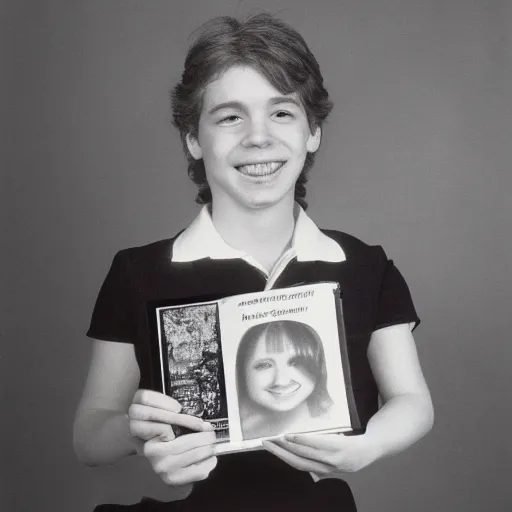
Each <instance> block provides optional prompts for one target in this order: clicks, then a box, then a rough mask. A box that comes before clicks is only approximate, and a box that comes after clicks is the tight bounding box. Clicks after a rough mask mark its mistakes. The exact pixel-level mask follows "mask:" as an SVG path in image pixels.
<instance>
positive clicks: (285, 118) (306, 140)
mask: <svg viewBox="0 0 512 512" xmlns="http://www.w3.org/2000/svg"><path fill="white" fill-rule="evenodd" d="M187 143H188V147H189V150H190V152H191V154H192V156H193V157H194V158H196V159H199V158H202V159H203V162H204V166H205V170H206V176H207V180H208V184H209V185H210V189H211V191H212V196H213V203H214V204H220V203H222V202H224V203H226V202H228V203H229V204H231V205H234V206H237V207H240V206H242V207H243V208H261V207H265V206H271V205H273V204H276V203H279V202H281V201H283V200H289V201H290V203H291V204H293V198H294V188H295V182H296V181H297V178H298V177H299V175H300V173H301V171H302V168H303V166H304V161H305V158H306V155H307V153H308V152H314V151H316V150H317V149H318V146H319V144H320V129H319V128H318V129H316V130H315V133H311V131H310V127H309V123H308V119H307V115H306V111H305V110H304V106H303V105H302V103H301V101H300V100H299V96H298V95H297V94H296V93H294V94H287V95H283V94H282V93H281V92H279V91H278V90H277V89H276V88H275V87H274V86H273V85H272V84H271V83H270V82H269V81H268V80H267V79H266V78H265V77H264V76H263V75H262V74H260V73H259V72H258V71H256V70H254V69H252V68H250V67H239V66H236V67H232V68H230V69H228V70H227V71H226V72H225V73H223V74H222V75H221V76H220V77H219V78H218V79H217V80H214V81H213V82H211V83H210V84H209V85H208V86H207V88H206V90H205V92H204V94H203V101H202V108H201V115H200V118H199V130H198V137H197V139H194V138H192V137H190V136H189V137H187Z"/></svg>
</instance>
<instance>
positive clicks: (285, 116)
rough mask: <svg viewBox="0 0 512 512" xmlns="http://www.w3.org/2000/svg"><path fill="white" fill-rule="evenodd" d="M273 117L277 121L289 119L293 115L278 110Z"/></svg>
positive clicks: (286, 111)
mask: <svg viewBox="0 0 512 512" xmlns="http://www.w3.org/2000/svg"><path fill="white" fill-rule="evenodd" d="M274 116H275V117H277V118H278V119H291V118H293V117H294V116H293V114H292V113H291V112H289V111H288V110H278V111H277V112H276V113H275V114H274Z"/></svg>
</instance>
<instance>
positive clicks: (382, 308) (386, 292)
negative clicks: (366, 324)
mask: <svg viewBox="0 0 512 512" xmlns="http://www.w3.org/2000/svg"><path fill="white" fill-rule="evenodd" d="M404 323H408V324H410V325H411V329H412V330H414V329H415V328H416V327H417V326H418V325H419V323H420V319H419V317H418V314H417V313H416V308H415V307H414V303H413V300H412V297H411V292H410V291H409V287H408V286H407V283H406V282H405V279H404V277H403V276H402V274H401V273H400V271H399V270H398V269H397V268H396V267H395V265H394V263H393V261H392V260H387V263H386V268H385V271H384V275H383V279H382V284H381V289H380V293H379V302H378V310H377V315H376V322H375V326H374V329H373V330H374V331H376V330H377V329H382V328H383V327H389V326H391V325H398V324H404Z"/></svg>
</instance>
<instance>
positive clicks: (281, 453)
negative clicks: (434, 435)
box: [264, 324, 434, 478]
mask: <svg viewBox="0 0 512 512" xmlns="http://www.w3.org/2000/svg"><path fill="white" fill-rule="evenodd" d="M368 359H369V362H370V365H371V368H372V372H373V374H374V377H375V381H376V383H377V386H378V388H379V393H380V395H381V398H382V401H383V406H382V407H381V409H380V410H379V411H378V412H377V413H376V414H375V415H374V416H373V417H372V418H371V420H370V421H369V423H368V426H367V429H366V433H365V434H364V435H361V436H342V435H333V434H330V435H329V434H328V435H317V436H311V435H295V436H285V439H283V440H278V441H277V440H276V441H273V442H265V443H264V444H265V446H266V448H267V450H269V451H271V452H272V453H274V454H275V455H277V456H278V457H280V458H282V459H283V460H285V461H286V462H288V463H289V464H291V465H292V466H294V467H296V468H298V469H302V470H305V471H310V472H312V473H315V474H317V475H319V476H320V477H324V478H327V477H335V476H337V475H339V474H340V473H343V472H347V471H357V470H359V469H361V468H363V467H365V466H367V465H369V464H371V463H372V462H374V461H376V460H378V459H380V458H383V457H386V456H389V455H392V454H395V453H398V452H400V451H402V450H404V449H405V448H407V447H408V446H410V445H412V444H413V443H415V442H416V441H417V440H419V439H420V438H421V437H423V436H424V435H425V434H426V433H427V432H428V431H429V430H430V429H431V428H432V425H433V419H434V413H433V407H432V401H431V398H430V393H429V391H428V387H427V384H426V382H425V379H424V377H423V373H422V371H421V366H420V363H419V360H418V355H417V352H416V346H415V343H414V338H413V336H412V333H411V331H410V328H409V326H408V325H407V324H400V325H395V326H390V327H386V328H383V329H379V330H378V331H375V332H374V333H373V335H372V337H371V340H370V344H369V347H368Z"/></svg>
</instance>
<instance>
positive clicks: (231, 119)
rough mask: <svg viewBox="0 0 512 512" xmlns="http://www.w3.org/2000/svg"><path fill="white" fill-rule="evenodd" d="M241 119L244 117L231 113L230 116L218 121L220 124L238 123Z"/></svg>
mask: <svg viewBox="0 0 512 512" xmlns="http://www.w3.org/2000/svg"><path fill="white" fill-rule="evenodd" d="M241 119H242V118H241V117H240V116H237V115H235V114H231V115H229V116H225V117H223V118H222V119H220V120H219V121H218V124H221V125H232V124H237V123H238V122H239V121H241Z"/></svg>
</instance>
